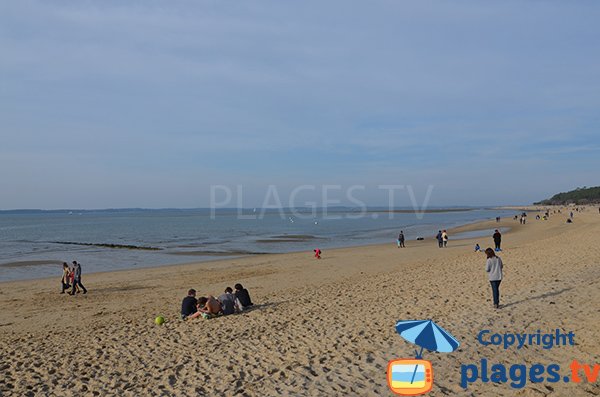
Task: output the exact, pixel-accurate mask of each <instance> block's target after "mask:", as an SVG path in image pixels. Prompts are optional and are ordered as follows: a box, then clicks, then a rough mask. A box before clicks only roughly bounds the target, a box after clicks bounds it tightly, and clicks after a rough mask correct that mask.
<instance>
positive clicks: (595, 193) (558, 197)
mask: <svg viewBox="0 0 600 397" xmlns="http://www.w3.org/2000/svg"><path fill="white" fill-rule="evenodd" d="M598 203H600V186H595V187H587V186H583V187H578V188H576V189H575V190H571V191H569V192H563V193H557V194H555V195H554V196H552V197H551V198H549V199H546V200H542V201H538V202H537V203H533V204H534V205H568V204H577V205H584V204H598Z"/></svg>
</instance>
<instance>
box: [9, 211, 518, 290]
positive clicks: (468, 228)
mask: <svg viewBox="0 0 600 397" xmlns="http://www.w3.org/2000/svg"><path fill="white" fill-rule="evenodd" d="M504 219H505V222H512V220H508V218H504ZM492 225H495V226H497V227H494V228H500V227H502V228H508V231H507V232H503V235H504V234H509V233H510V232H511V227H510V226H505V225H503V222H500V223H497V222H496V221H495V220H493V219H492V220H490V219H485V220H477V221H473V222H469V223H465V224H463V225H459V226H456V227H454V228H451V229H447V230H448V234H449V235H450V238H451V239H452V234H458V233H465V232H477V231H481V232H484V231H487V230H488V229H494V228H492V227H491V226H492ZM501 225H503V226H501ZM486 226H489V227H486ZM398 230H400V228H399V229H398ZM481 237H485V236H476V237H465V238H460V239H456V240H453V241H462V240H469V239H477V238H481ZM410 241H414V242H415V243H419V244H423V243H427V242H432V241H434V238H432V237H426V238H424V240H421V241H417V240H414V239H413V240H410ZM390 245H395V240H394V239H390V242H389V243H376V244H364V245H362V244H355V245H347V246H346V245H345V246H339V247H334V248H328V249H327V250H326V251H327V252H332V251H337V250H346V249H361V248H372V247H375V248H384V247H388V246H390ZM307 252H308V253H309V254H310V251H307V250H305V249H304V250H292V251H285V252H276V253H269V252H257V253H253V252H248V253H244V254H241V255H238V254H236V253H232V254H231V255H228V253H220V252H219V253H212V254H211V253H207V254H205V255H204V256H207V257H213V258H211V259H207V260H203V261H189V262H182V263H171V264H162V265H158V266H140V267H135V268H129V269H118V270H107V271H100V272H91V273H84V277H89V276H95V275H101V274H110V273H121V272H129V271H131V272H138V271H139V272H144V271H148V270H150V269H156V270H166V269H173V268H176V267H178V266H185V267H187V266H198V267H201V266H202V265H205V266H210V265H211V264H214V263H220V262H223V261H229V260H239V259H246V258H252V257H261V256H265V257H267V256H269V257H270V256H274V255H288V254H299V253H307ZM171 255H174V256H177V255H181V256H185V255H186V253H184V252H182V253H171ZM198 256H201V255H198ZM219 257H222V258H219ZM42 262H48V265H50V264H52V263H51V262H53V263H54V264H59V265H60V264H61V263H62V262H60V261H56V260H48V261H42V260H31V261H14V262H7V263H3V264H2V265H0V266H3V267H33V266H40V265H42ZM15 264H20V265H15ZM83 270H84V271H85V267H84V268H83ZM61 271H62V269H61V268H60V267H59V266H57V277H58V278H60V272H61ZM55 278H56V277H53V276H50V277H41V278H27V279H19V280H0V285H6V284H10V283H26V282H33V281H42V280H54V279H55Z"/></svg>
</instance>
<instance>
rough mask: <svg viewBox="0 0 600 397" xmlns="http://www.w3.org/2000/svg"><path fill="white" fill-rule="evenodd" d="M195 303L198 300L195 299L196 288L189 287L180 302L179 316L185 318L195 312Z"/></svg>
mask: <svg viewBox="0 0 600 397" xmlns="http://www.w3.org/2000/svg"><path fill="white" fill-rule="evenodd" d="M197 303H198V301H197V300H196V290H195V289H193V288H191V289H190V290H189V291H188V294H187V296H186V297H185V298H183V301H182V302H181V318H182V319H184V320H185V319H186V318H187V317H189V316H191V315H192V314H194V313H196V311H197V308H196V304H197Z"/></svg>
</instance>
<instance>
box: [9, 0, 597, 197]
mask: <svg viewBox="0 0 600 397" xmlns="http://www.w3.org/2000/svg"><path fill="white" fill-rule="evenodd" d="M598 21H600V2H597V1H568V2H567V1H525V2H524V1H502V2H482V1H452V2H448V1H422V0H419V1H412V2H409V1H397V0H396V1H369V2H352V1H347V0H344V1H325V2H324V1H298V2H289V1H280V0H278V1H260V2H259V1H238V2H233V1H216V0H215V1H197V0H194V1H125V0H119V1H106V0H103V1H77V2H73V1H51V0H44V1H29V0H19V1H3V2H1V3H0V49H1V55H0V183H1V185H0V186H1V188H0V189H1V190H0V192H1V194H0V209H11V208H47V209H51V208H110V207H113V208H114V207H148V208H156V207H206V206H208V205H209V199H210V195H209V191H210V185H212V184H219V185H228V186H235V185H238V184H242V185H243V194H244V198H243V206H248V207H252V206H259V205H260V204H261V203H262V202H263V200H264V197H265V195H266V193H267V185H269V184H273V185H275V186H276V187H277V189H278V192H279V193H280V195H281V199H282V201H286V197H287V196H286V195H287V193H288V192H289V191H290V190H291V189H293V188H294V187H295V186H298V185H304V184H316V185H318V186H319V187H318V188H317V189H316V192H315V195H316V196H318V193H317V192H319V191H320V189H321V188H320V186H321V185H323V184H339V185H342V186H343V189H344V188H346V187H349V186H351V185H356V184H364V185H366V186H367V189H366V190H365V191H362V192H360V193H357V194H355V196H359V197H360V198H361V199H362V200H364V201H366V202H367V203H368V204H371V205H381V204H386V203H387V196H386V195H383V194H382V192H381V191H380V190H378V189H376V188H375V187H376V186H377V185H379V184H401V185H411V186H413V188H414V191H415V194H416V196H417V199H418V201H420V202H422V201H423V199H424V196H425V192H426V190H427V188H428V186H429V185H433V186H434V190H433V193H432V195H431V201H430V204H432V205H441V206H443V205H496V204H523V203H530V202H532V201H535V200H539V199H543V198H546V197H548V196H551V195H552V194H554V193H556V192H558V191H564V190H570V189H571V188H574V187H577V186H583V185H588V186H590V185H600V177H599V176H598V172H599V166H600V131H599V127H600V111H599V109H600V40H599V38H600V24H599V23H598ZM343 189H342V191H343ZM309 193H310V192H309ZM308 196H310V194H308V195H307V197H308ZM316 196H315V197H311V198H316ZM397 198H398V202H397V203H396V204H397V205H409V204H410V200H409V196H408V195H407V194H398V195H397ZM235 204H236V203H232V205H235Z"/></svg>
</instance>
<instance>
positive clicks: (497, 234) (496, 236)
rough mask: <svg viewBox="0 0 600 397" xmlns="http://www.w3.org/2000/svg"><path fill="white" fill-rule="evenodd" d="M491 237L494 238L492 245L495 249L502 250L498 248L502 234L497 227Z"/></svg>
mask: <svg viewBox="0 0 600 397" xmlns="http://www.w3.org/2000/svg"><path fill="white" fill-rule="evenodd" d="M492 237H493V239H494V245H495V246H496V248H495V250H496V251H502V249H501V248H500V244H501V243H502V234H500V232H499V231H498V229H496V231H495V232H494V235H493V236H492Z"/></svg>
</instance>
